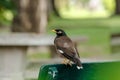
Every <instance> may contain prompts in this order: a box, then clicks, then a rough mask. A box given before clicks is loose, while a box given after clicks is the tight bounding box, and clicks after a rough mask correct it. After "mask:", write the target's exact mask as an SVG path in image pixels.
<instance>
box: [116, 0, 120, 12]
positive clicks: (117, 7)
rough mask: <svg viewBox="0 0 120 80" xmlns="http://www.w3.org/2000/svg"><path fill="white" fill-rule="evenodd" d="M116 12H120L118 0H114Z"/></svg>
mask: <svg viewBox="0 0 120 80" xmlns="http://www.w3.org/2000/svg"><path fill="white" fill-rule="evenodd" d="M115 13H116V14H120V0H116V12H115Z"/></svg>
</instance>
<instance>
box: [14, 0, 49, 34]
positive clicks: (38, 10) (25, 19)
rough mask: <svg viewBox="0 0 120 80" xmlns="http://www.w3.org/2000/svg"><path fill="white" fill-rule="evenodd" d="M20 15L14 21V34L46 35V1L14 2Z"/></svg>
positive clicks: (21, 0) (19, 0)
mask: <svg viewBox="0 0 120 80" xmlns="http://www.w3.org/2000/svg"><path fill="white" fill-rule="evenodd" d="M13 1H14V2H15V4H16V6H17V12H18V14H17V15H16V16H15V17H14V19H13V24H12V31H13V32H36V33H41V34H42V33H45V31H46V25H47V1H46V0H13Z"/></svg>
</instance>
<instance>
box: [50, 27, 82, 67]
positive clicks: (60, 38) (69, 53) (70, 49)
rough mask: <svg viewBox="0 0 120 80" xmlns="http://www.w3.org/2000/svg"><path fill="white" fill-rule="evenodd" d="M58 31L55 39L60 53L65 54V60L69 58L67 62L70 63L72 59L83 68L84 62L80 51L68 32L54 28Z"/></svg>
mask: <svg viewBox="0 0 120 80" xmlns="http://www.w3.org/2000/svg"><path fill="white" fill-rule="evenodd" d="M52 31H53V32H55V33H56V35H57V36H56V38H55V40H54V45H55V48H56V50H57V52H58V53H60V54H61V55H63V56H64V58H65V61H64V62H66V59H67V63H65V64H70V65H71V63H70V62H71V61H72V62H73V63H75V64H76V65H77V68H78V69H82V68H83V67H82V64H81V61H80V59H79V58H80V57H79V53H78V51H77V49H76V47H75V45H74V44H73V42H72V40H71V39H70V38H69V37H68V36H67V35H66V33H65V32H64V31H63V30H62V29H54V30H52Z"/></svg>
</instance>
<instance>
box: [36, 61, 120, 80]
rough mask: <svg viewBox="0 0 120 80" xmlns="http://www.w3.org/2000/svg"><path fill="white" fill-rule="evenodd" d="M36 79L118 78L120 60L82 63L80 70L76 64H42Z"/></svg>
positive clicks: (119, 79)
mask: <svg viewBox="0 0 120 80" xmlns="http://www.w3.org/2000/svg"><path fill="white" fill-rule="evenodd" d="M38 80H120V61H111V62H92V63H83V69H80V70H78V69H77V68H76V65H73V66H72V67H71V66H69V65H64V64H55V65H43V66H42V67H41V68H40V73H39V77H38Z"/></svg>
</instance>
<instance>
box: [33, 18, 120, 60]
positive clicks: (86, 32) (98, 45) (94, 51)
mask: <svg viewBox="0 0 120 80" xmlns="http://www.w3.org/2000/svg"><path fill="white" fill-rule="evenodd" d="M119 20H120V16H114V17H111V18H101V19H100V18H99V19H62V18H59V17H55V16H54V17H52V18H51V19H50V22H49V24H48V26H47V34H50V35H54V36H55V34H54V33H52V32H51V30H52V29H55V28H62V29H64V30H65V31H66V33H67V34H68V36H69V37H71V36H87V37H88V41H87V42H83V43H82V42H80V43H79V45H78V49H79V52H80V54H81V56H82V57H89V56H99V55H104V54H105V55H106V54H111V53H112V52H111V45H110V39H111V37H110V36H111V34H116V33H120V27H119V26H120V22H119ZM48 53H49V52H48ZM32 56H33V57H34V58H48V57H50V56H49V54H48V55H46V54H45V55H44V57H43V55H42V54H39V55H32ZM45 56H46V57H45Z"/></svg>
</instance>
